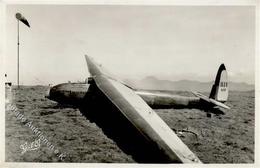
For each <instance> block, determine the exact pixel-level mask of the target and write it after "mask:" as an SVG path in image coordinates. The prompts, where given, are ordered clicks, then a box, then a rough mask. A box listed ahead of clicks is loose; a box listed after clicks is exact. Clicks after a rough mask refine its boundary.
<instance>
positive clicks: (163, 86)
mask: <svg viewBox="0 0 260 168" xmlns="http://www.w3.org/2000/svg"><path fill="white" fill-rule="evenodd" d="M126 82H127V83H128V84H130V85H131V86H133V87H134V88H137V89H148V90H174V91H175V90H176V91H177V90H178V91H199V92H210V90H211V87H212V85H213V83H214V81H211V82H199V81H193V80H179V81H170V80H161V79H157V78H156V77H154V76H148V77H145V78H143V79H142V80H138V81H136V80H135V81H134V80H127V81H126ZM254 89H255V86H254V85H252V84H247V83H244V82H241V83H238V82H229V90H230V91H251V90H254Z"/></svg>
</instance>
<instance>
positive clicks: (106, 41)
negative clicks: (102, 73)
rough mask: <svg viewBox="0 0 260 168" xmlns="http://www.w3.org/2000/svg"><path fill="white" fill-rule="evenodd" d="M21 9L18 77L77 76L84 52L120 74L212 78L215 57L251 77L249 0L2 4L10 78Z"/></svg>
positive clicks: (237, 78) (83, 69)
mask: <svg viewBox="0 0 260 168" xmlns="http://www.w3.org/2000/svg"><path fill="white" fill-rule="evenodd" d="M17 12H20V13H21V14H22V15H23V16H24V17H25V18H26V19H27V20H28V21H29V23H30V25H31V28H28V27H26V26H25V25H23V24H22V23H20V84H23V85H36V84H41V85H48V84H58V83H62V82H67V81H83V80H84V79H85V78H86V77H88V76H89V73H88V70H87V64H86V62H85V58H84V55H85V54H87V55H89V56H91V57H93V58H94V59H95V60H96V61H97V62H99V63H100V64H102V66H104V67H106V69H107V70H109V71H110V73H112V74H115V75H116V76H119V77H120V78H123V79H135V80H139V79H142V78H144V77H146V76H154V77H156V78H158V79H167V80H172V81H176V80H183V79H186V80H197V81H203V82H206V81H212V80H214V78H215V75H216V73H217V69H218V67H219V65H220V64H221V63H225V65H226V68H227V71H228V76H229V80H230V81H233V82H246V83H249V84H253V83H254V81H255V79H254V72H255V7H253V6H144V5H143V6H140V5H139V6H138V5H132V6H129V5H128V6H126V5H125V6H123V5H121V6H120V5H10V4H9V5H7V7H6V55H5V66H6V73H7V75H8V79H9V80H10V81H11V82H13V83H14V84H16V78H17V20H16V18H15V13H17Z"/></svg>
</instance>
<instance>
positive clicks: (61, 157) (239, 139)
mask: <svg viewBox="0 0 260 168" xmlns="http://www.w3.org/2000/svg"><path fill="white" fill-rule="evenodd" d="M46 91H47V87H44V86H23V87H21V88H20V89H19V90H17V89H15V88H14V89H13V101H12V105H13V107H16V108H17V110H14V109H13V110H11V109H10V108H6V113H5V119H6V121H5V125H6V129H5V134H6V139H5V143H6V149H5V150H6V152H5V153H6V161H7V162H89V163H97V162H105V163H107V162H113V163H132V162H135V161H134V160H133V159H132V157H131V156H130V155H127V154H125V153H123V152H122V150H121V149H120V148H118V147H117V145H116V144H115V143H114V142H113V140H111V139H109V138H107V137H106V136H105V135H104V134H103V132H102V130H101V129H100V128H98V127H97V126H96V124H95V123H91V122H90V121H89V120H88V119H87V118H85V117H84V116H82V114H81V113H80V111H79V110H78V109H77V108H70V107H61V106H59V105H57V103H56V102H53V101H50V100H48V99H46V98H44V95H45V93H46ZM177 93H178V94H187V93H185V92H177ZM254 100H255V96H254V91H250V92H230V96H229V101H228V102H227V103H226V104H227V105H228V106H230V107H231V110H225V111H224V112H225V115H221V116H216V115H213V116H212V117H211V118H209V117H207V116H206V113H205V112H203V111H201V110H197V109H160V110H155V111H156V112H158V114H159V116H160V117H161V118H162V119H163V120H164V121H165V122H166V123H167V124H168V125H169V126H170V127H171V128H172V129H174V130H177V132H178V136H179V137H180V138H181V139H182V140H183V141H184V142H185V144H187V146H188V147H189V148H190V149H191V150H192V151H193V152H194V153H195V154H196V155H197V156H198V157H199V158H200V160H201V161H202V162H204V163H254V128H255V126H254V123H255V117H254V115H255V109H254V107H255V105H254V104H255V102H254ZM9 107H10V106H9ZM18 113H19V114H23V116H24V118H25V120H22V119H20V118H21V117H18V116H19V115H18V116H17V114H18ZM20 116H21V115H20ZM30 121H31V123H30V127H29V125H28V122H30ZM32 125H33V127H34V128H37V129H38V130H40V131H41V134H42V135H43V136H44V137H45V139H47V140H48V142H49V143H51V144H52V145H53V147H54V148H52V149H50V148H48V146H47V145H46V144H41V146H40V147H39V148H37V149H35V150H30V151H29V150H28V151H26V152H25V153H23V154H22V147H21V145H23V144H25V143H26V142H27V144H31V142H34V141H35V140H37V139H39V138H38V136H37V134H36V133H35V132H33V131H32V127H31V126H32ZM34 130H35V129H34ZM178 130H189V131H192V132H193V133H194V134H193V133H185V132H184V133H181V132H180V131H178ZM38 135H39V134H38ZM144 154H145V151H144Z"/></svg>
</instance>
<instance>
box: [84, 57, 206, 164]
mask: <svg viewBox="0 0 260 168" xmlns="http://www.w3.org/2000/svg"><path fill="white" fill-rule="evenodd" d="M86 61H87V64H88V68H89V71H90V73H91V75H92V76H93V78H94V81H95V83H96V85H97V87H98V88H99V90H101V91H102V93H103V94H104V95H105V96H106V97H107V98H108V99H109V100H110V101H111V102H112V103H113V104H114V105H115V106H116V107H117V108H118V110H119V111H120V112H121V113H122V114H123V115H124V116H125V117H126V118H127V119H128V121H129V122H131V123H132V125H134V126H135V128H136V129H138V130H139V132H140V133H141V134H142V135H143V136H144V137H146V138H147V139H149V140H150V141H152V142H153V143H156V144H157V146H158V147H159V148H160V149H161V150H163V151H164V153H165V154H166V155H167V156H168V157H169V158H170V159H171V160H172V162H182V163H201V161H200V160H199V158H198V157H197V156H196V155H195V154H194V153H193V152H192V151H191V150H190V149H189V148H188V147H187V146H186V145H185V144H184V143H183V142H182V141H181V139H179V137H178V136H177V135H176V134H175V133H174V132H173V131H172V130H171V128H169V126H168V125H167V124H166V123H165V122H164V121H163V120H162V119H161V118H160V117H159V116H158V115H157V114H156V113H155V112H154V111H153V110H152V109H151V108H150V107H149V106H148V105H147V104H146V103H145V102H144V101H143V99H142V98H141V97H140V96H138V95H136V94H135V93H134V91H133V90H131V89H130V88H128V87H126V86H125V85H123V84H121V83H120V82H118V81H116V80H114V79H111V78H108V77H106V76H105V75H104V72H102V70H101V69H100V68H99V66H98V65H97V64H96V63H95V62H94V61H93V60H92V59H90V58H89V57H88V56H86Z"/></svg>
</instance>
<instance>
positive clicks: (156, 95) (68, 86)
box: [46, 83, 205, 109]
mask: <svg viewBox="0 0 260 168" xmlns="http://www.w3.org/2000/svg"><path fill="white" fill-rule="evenodd" d="M89 86H90V84H86V83H62V84H59V85H56V86H54V87H52V88H51V89H50V91H49V93H48V95H47V96H46V97H47V98H49V99H51V100H53V101H56V102H58V103H61V104H70V105H80V103H81V102H82V100H83V99H84V98H85V97H86V96H87V95H88V96H89V95H91V94H86V93H87V92H89ZM135 93H136V94H137V95H139V96H140V97H141V98H142V99H143V100H144V101H145V102H146V103H147V104H148V105H149V106H150V107H152V108H155V109H156V108H158V109H159V108H160V109H163V108H193V107H196V108H199V107H205V104H203V101H202V100H201V99H200V98H198V97H187V96H180V95H176V94H172V93H166V92H159V91H152V90H136V91H135ZM93 96H94V95H93Z"/></svg>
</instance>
